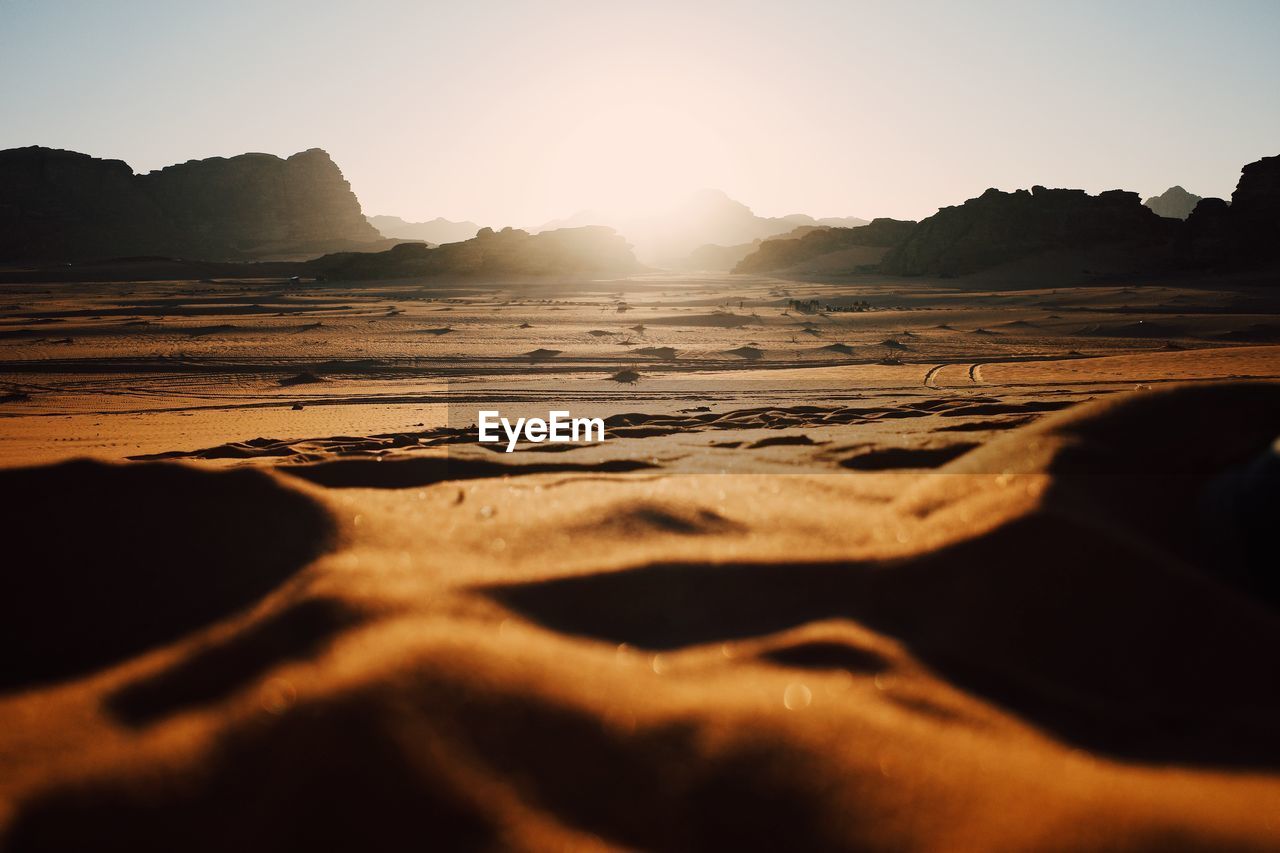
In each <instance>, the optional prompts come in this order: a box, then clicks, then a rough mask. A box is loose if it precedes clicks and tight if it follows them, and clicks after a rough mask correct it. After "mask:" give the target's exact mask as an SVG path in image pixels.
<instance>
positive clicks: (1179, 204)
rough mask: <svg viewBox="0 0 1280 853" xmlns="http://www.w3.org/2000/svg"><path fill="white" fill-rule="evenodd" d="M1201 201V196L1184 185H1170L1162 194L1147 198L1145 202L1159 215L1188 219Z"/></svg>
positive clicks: (1168, 217)
mask: <svg viewBox="0 0 1280 853" xmlns="http://www.w3.org/2000/svg"><path fill="white" fill-rule="evenodd" d="M1199 202H1200V196H1198V195H1192V194H1191V193H1189V192H1187V191H1186V190H1184V189H1183V188H1182V187H1169V189H1167V190H1165V191H1164V192H1162V193H1160V195H1155V196H1152V197H1151V198H1149V199H1147V200H1146V201H1144V202H1143V204H1145V205H1146V206H1147V207H1149V208H1151V209H1152V210H1153V211H1155V213H1156V215H1157V216H1163V217H1165V218H1166V219H1186V218H1187V217H1188V216H1190V215H1191V211H1193V210H1195V209H1196V204H1198V203H1199Z"/></svg>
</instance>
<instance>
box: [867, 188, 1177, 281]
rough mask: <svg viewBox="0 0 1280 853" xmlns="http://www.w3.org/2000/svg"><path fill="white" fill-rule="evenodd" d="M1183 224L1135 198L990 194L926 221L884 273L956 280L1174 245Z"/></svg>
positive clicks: (1038, 191)
mask: <svg viewBox="0 0 1280 853" xmlns="http://www.w3.org/2000/svg"><path fill="white" fill-rule="evenodd" d="M1177 228H1178V223H1176V222H1173V221H1171V220H1168V219H1165V218H1163V217H1160V216H1157V215H1156V214H1155V212H1154V211H1152V210H1151V209H1150V208H1148V207H1145V206H1143V204H1142V202H1141V200H1140V198H1139V196H1138V194H1137V193H1132V192H1125V191H1123V190H1110V191H1107V192H1103V193H1099V194H1098V195H1096V196H1091V195H1089V194H1088V193H1086V192H1085V191H1084V190H1070V189H1046V188H1045V187H1040V186H1037V187H1033V188H1032V189H1031V191H1030V192H1028V191H1027V190H1017V191H1015V192H1011V193H1009V192H1001V191H1000V190H997V189H989V190H987V191H986V192H985V193H983V194H982V195H981V196H979V197H978V198H973V199H969V200H968V201H966V202H965V203H964V204H962V205H959V206H956V207H944V208H942V209H941V210H939V211H938V212H937V213H935V214H934V215H933V216H930V217H927V218H926V219H923V220H921V222H920V223H919V224H918V225H917V226H916V227H915V228H914V229H912V231H911V233H910V235H909V236H908V237H907V238H906V239H905V240H904V241H903V242H902V243H900V244H899V245H898V246H897V247H895V248H894V249H892V250H891V251H890V252H889V254H888V255H886V256H885V258H884V260H883V261H882V262H881V264H880V271H881V272H885V273H889V274H893V275H940V276H954V275H963V274H965V273H971V272H976V271H978V270H982V269H986V268H988V267H992V266H996V265H998V264H1001V263H1004V262H1006V261H1012V260H1016V259H1018V258H1023V257H1027V256H1030V255H1034V254H1037V253H1041V252H1046V251H1050V250H1054V249H1080V248H1088V247H1093V246H1098V245H1106V244H1112V245H1129V246H1158V245H1160V244H1167V243H1169V242H1170V241H1171V240H1172V239H1173V237H1174V236H1175V234H1176V232H1177Z"/></svg>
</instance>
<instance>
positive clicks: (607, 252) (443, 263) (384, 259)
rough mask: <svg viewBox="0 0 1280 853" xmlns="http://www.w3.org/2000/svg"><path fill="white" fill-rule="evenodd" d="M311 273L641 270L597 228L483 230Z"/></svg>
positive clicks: (349, 257)
mask: <svg viewBox="0 0 1280 853" xmlns="http://www.w3.org/2000/svg"><path fill="white" fill-rule="evenodd" d="M307 268H308V272H309V273H311V274H314V275H318V276H323V277H325V278H329V279H342V280H348V281H350V280H360V279H384V278H413V277H417V276H436V275H449V276H517V277H523V276H541V275H568V276H589V275H625V274H627V273H632V272H637V271H639V270H640V269H641V267H640V265H639V264H638V263H637V262H636V258H635V255H634V254H632V252H631V247H630V246H629V245H628V244H627V242H626V240H624V239H623V238H622V237H620V236H619V235H618V234H617V233H615V232H614V231H613V230H611V229H609V228H603V227H595V226H589V227H583V228H561V229H557V230H554V231H543V232H541V233H538V234H530V233H529V232H527V231H520V230H517V229H514V228H504V229H502V230H501V231H497V232H495V231H494V230H493V229H492V228H481V229H480V232H479V233H478V234H476V236H475V237H473V238H472V239H470V240H465V241H462V242H459V243H446V244H444V245H441V246H435V247H432V246H427V245H426V244H424V243H403V244H401V245H399V246H396V247H394V248H392V249H390V250H388V251H385V252H372V253H350V252H347V253H342V254H334V255H326V256H325V257H323V258H317V259H316V260H314V261H311V262H310V263H309V264H307Z"/></svg>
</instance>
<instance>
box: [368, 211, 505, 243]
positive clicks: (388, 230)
mask: <svg viewBox="0 0 1280 853" xmlns="http://www.w3.org/2000/svg"><path fill="white" fill-rule="evenodd" d="M369 224H370V225H372V226H373V227H374V228H377V229H378V232H379V233H380V234H382V236H383V237H391V238H394V239H397V240H424V241H426V242H428V243H432V244H434V245H437V246H438V245H440V244H441V243H459V242H461V241H463V240H470V239H471V238H472V237H474V236H476V232H477V231H479V230H480V226H479V225H477V224H476V223H474V222H454V221H452V220H450V219H443V218H440V217H436V218H435V219H432V220H431V221H430V222H406V221H405V220H403V219H401V218H400V217H399V216H370V217H369Z"/></svg>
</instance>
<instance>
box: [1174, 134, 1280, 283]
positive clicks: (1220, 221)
mask: <svg viewBox="0 0 1280 853" xmlns="http://www.w3.org/2000/svg"><path fill="white" fill-rule="evenodd" d="M1178 254H1179V258H1180V260H1182V261H1183V263H1185V264H1188V265H1191V266H1223V267H1235V268H1248V267H1260V266H1272V265H1280V155H1277V156H1275V157H1263V158H1262V159H1261V160H1257V161H1255V162H1253V163H1249V164H1248V165H1246V166H1245V167H1244V168H1243V169H1242V170H1241V171H1240V181H1239V183H1237V184H1236V189H1235V192H1233V193H1232V194H1231V203H1230V204H1227V203H1226V202H1225V201H1223V200H1222V199H1220V198H1206V199H1203V200H1201V202H1200V203H1199V204H1197V205H1196V208H1195V210H1194V211H1192V212H1191V216H1190V217H1188V219H1187V222H1186V226H1185V228H1184V229H1183V231H1182V233H1181V235H1180V237H1179V240H1178Z"/></svg>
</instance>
